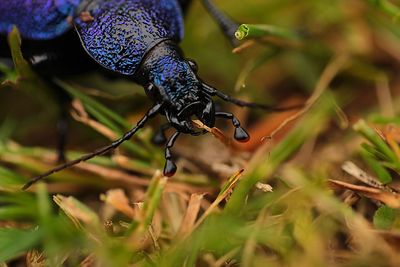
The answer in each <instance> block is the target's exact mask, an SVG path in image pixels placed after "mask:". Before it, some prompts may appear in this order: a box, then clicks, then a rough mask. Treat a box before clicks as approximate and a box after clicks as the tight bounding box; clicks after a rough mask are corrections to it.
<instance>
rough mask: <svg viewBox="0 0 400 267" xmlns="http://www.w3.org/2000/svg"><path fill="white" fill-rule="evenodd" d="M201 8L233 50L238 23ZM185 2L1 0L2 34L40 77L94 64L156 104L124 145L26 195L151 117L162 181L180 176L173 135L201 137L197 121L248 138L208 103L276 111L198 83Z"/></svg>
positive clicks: (236, 122) (207, 4)
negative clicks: (160, 146)
mask: <svg viewBox="0 0 400 267" xmlns="http://www.w3.org/2000/svg"><path fill="white" fill-rule="evenodd" d="M202 2H203V4H204V6H205V7H206V9H207V10H208V11H209V13H210V14H211V16H212V17H213V18H214V19H215V20H216V22H217V23H218V25H219V26H220V28H221V29H222V31H223V32H224V34H225V35H226V36H227V37H228V38H229V39H230V41H231V42H232V43H235V39H234V32H235V30H236V29H237V27H238V24H237V23H236V22H234V21H233V20H232V19H230V18H229V17H228V16H227V15H225V14H224V13H222V12H221V11H219V10H218V9H217V7H216V6H215V5H214V4H213V3H212V2H211V0H202ZM189 3H190V0H111V1H110V0H109V1H107V0H83V1H82V0H30V1H27V0H24V1H22V0H17V1H16V0H2V3H1V4H0V33H2V34H3V35H4V34H6V33H7V32H8V31H9V30H10V27H11V26H12V25H16V26H17V27H18V28H19V30H20V33H21V36H22V38H23V47H22V52H23V54H24V57H25V58H26V59H27V60H28V61H29V63H30V64H31V66H32V68H33V69H34V70H36V71H37V72H38V73H39V74H40V75H42V76H43V77H51V76H55V75H57V74H58V73H63V72H64V73H65V72H66V71H77V72H81V71H83V70H84V69H86V68H87V69H90V68H91V67H93V63H94V62H96V63H97V64H95V65H100V66H102V67H103V68H105V69H107V70H110V71H112V72H116V73H119V74H122V75H125V76H128V77H130V78H131V79H133V80H134V81H135V82H136V83H138V84H140V85H142V86H143V88H144V90H145V92H146V94H147V95H148V96H149V98H151V100H152V101H153V102H154V105H153V107H152V108H150V109H149V110H148V111H147V113H146V114H145V115H144V116H143V118H142V119H140V120H139V122H138V123H137V124H136V125H135V126H134V127H132V128H131V129H130V130H129V131H128V132H126V133H125V134H124V135H123V136H122V137H121V138H119V139H118V140H116V141H114V142H112V143H111V144H110V145H108V146H105V147H103V148H100V149H97V150H95V151H94V152H92V153H89V154H86V155H84V156H82V157H80V158H78V159H75V160H72V161H69V162H66V163H65V164H62V165H60V166H58V167H55V168H54V169H52V170H49V171H48V172H46V173H43V174H41V175H39V176H37V177H34V178H33V179H31V180H30V181H29V182H28V183H27V184H26V185H25V186H24V188H25V189H26V188H28V187H29V186H30V185H32V184H33V183H34V182H36V181H38V180H39V179H42V178H44V177H46V176H49V175H51V174H53V173H55V172H58V171H61V170H63V169H65V168H68V167H71V166H73V165H75V164H78V163H80V162H82V161H86V160H88V159H91V158H93V157H95V156H97V155H101V154H104V153H106V152H108V151H111V150H113V149H115V148H117V147H118V146H119V145H121V144H122V143H123V142H124V141H126V140H128V139H130V138H131V137H132V136H133V135H134V134H135V133H136V132H137V131H138V130H139V129H140V128H142V127H143V126H144V125H145V124H146V122H147V121H148V119H149V118H152V117H154V116H155V115H156V114H161V115H163V116H165V117H166V120H167V122H168V123H167V125H165V126H163V127H161V129H160V130H159V131H158V132H157V134H156V135H155V138H154V140H155V141H157V142H159V143H163V142H166V146H165V159H166V163H165V166H164V172H163V173H164V175H165V176H173V175H174V174H175V172H176V170H177V167H176V164H175V163H174V161H173V160H172V153H171V148H172V147H173V145H174V143H175V141H176V140H177V138H178V136H179V135H180V134H190V135H194V136H196V135H200V134H203V133H205V132H204V131H200V130H198V129H197V128H195V127H194V126H193V124H192V119H193V118H194V117H197V118H198V119H199V120H200V121H202V123H204V124H205V125H207V126H208V127H213V126H214V124H215V119H216V117H222V118H225V119H229V120H231V122H232V124H233V126H234V127H235V131H234V138H235V139H236V140H237V141H240V142H246V141H247V140H248V139H249V135H248V133H247V132H246V131H245V130H244V129H243V128H242V127H241V125H240V122H239V120H238V119H237V118H236V117H235V116H234V115H233V114H232V113H228V112H218V111H216V110H215V105H214V101H213V100H212V97H214V96H217V97H219V98H221V99H223V100H225V101H228V102H231V103H233V104H236V105H238V106H242V107H257V108H264V109H268V110H274V108H272V107H269V106H266V105H261V104H255V103H248V102H245V101H241V100H238V99H235V98H232V97H231V96H229V95H226V94H224V93H222V92H220V91H218V90H217V89H215V88H214V87H212V86H210V85H208V84H207V83H205V82H204V81H202V80H201V79H200V77H198V75H197V65H196V63H195V62H194V61H192V60H189V59H186V58H185V57H184V55H183V52H182V50H181V49H180V48H179V45H178V43H179V41H180V40H182V38H183V29H184V28H183V27H184V23H183V14H184V12H185V10H186V9H187V7H188V5H189ZM66 43H68V46H66ZM88 56H89V57H88ZM78 58H79V60H77V59H78ZM87 58H89V60H87ZM82 62H83V63H82ZM56 66H61V69H60V68H58V67H56ZM277 109H278V110H279V108H276V109H275V110H277ZM169 127H172V128H175V130H176V131H175V133H174V134H173V135H172V136H171V137H170V138H169V139H168V140H166V138H165V133H164V131H165V130H166V129H167V128H169ZM61 147H62V146H61Z"/></svg>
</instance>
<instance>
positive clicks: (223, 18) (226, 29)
mask: <svg viewBox="0 0 400 267" xmlns="http://www.w3.org/2000/svg"><path fill="white" fill-rule="evenodd" d="M202 3H203V5H204V7H205V8H206V9H207V11H208V13H210V15H211V16H212V17H213V18H214V20H215V21H216V22H217V24H218V26H219V27H220V28H221V30H222V32H223V33H224V35H225V36H226V37H227V38H228V39H229V41H230V43H231V44H232V46H233V47H236V46H238V44H239V41H238V40H237V39H236V37H235V32H236V30H237V29H238V28H239V24H238V23H236V22H235V21H234V20H233V19H231V18H230V17H229V16H228V15H226V14H225V13H224V12H222V11H221V10H220V9H219V8H218V7H217V6H216V5H215V4H214V3H213V1H212V0H203V1H202Z"/></svg>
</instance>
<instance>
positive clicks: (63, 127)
mask: <svg viewBox="0 0 400 267" xmlns="http://www.w3.org/2000/svg"><path fill="white" fill-rule="evenodd" d="M68 126H69V122H68V105H67V104H64V105H63V106H62V107H61V110H60V118H59V119H58V122H57V134H58V143H57V162H59V163H64V162H65V161H66V159H67V158H66V156H65V145H66V143H67V135H68V128H69V127H68Z"/></svg>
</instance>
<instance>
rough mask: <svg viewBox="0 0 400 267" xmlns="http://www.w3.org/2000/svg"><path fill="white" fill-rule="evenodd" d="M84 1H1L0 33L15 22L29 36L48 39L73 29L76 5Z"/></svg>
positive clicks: (36, 38)
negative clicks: (72, 23)
mask: <svg viewBox="0 0 400 267" xmlns="http://www.w3.org/2000/svg"><path fill="white" fill-rule="evenodd" d="M80 2H81V0H56V1H54V0H1V2H0V34H1V33H7V32H8V31H9V30H10V29H11V27H12V26H13V25H16V26H17V27H18V29H19V31H20V33H21V35H22V37H24V38H26V39H34V40H48V39H53V38H55V37H57V36H60V35H62V34H63V33H65V32H66V31H67V30H68V29H70V28H71V23H70V22H71V21H69V20H68V17H70V18H72V16H73V14H74V11H75V9H76V7H77V6H78V5H79V3H80Z"/></svg>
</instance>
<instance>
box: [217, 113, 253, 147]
mask: <svg viewBox="0 0 400 267" xmlns="http://www.w3.org/2000/svg"><path fill="white" fill-rule="evenodd" d="M215 116H216V117H222V118H225V119H229V120H232V124H233V126H234V127H235V133H234V135H233V137H234V138H235V140H236V141H239V142H242V143H245V142H247V141H249V139H250V136H249V134H248V133H247V132H246V130H245V129H243V128H242V126H240V122H239V120H238V119H237V118H236V117H235V115H233V114H232V113H229V112H215Z"/></svg>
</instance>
